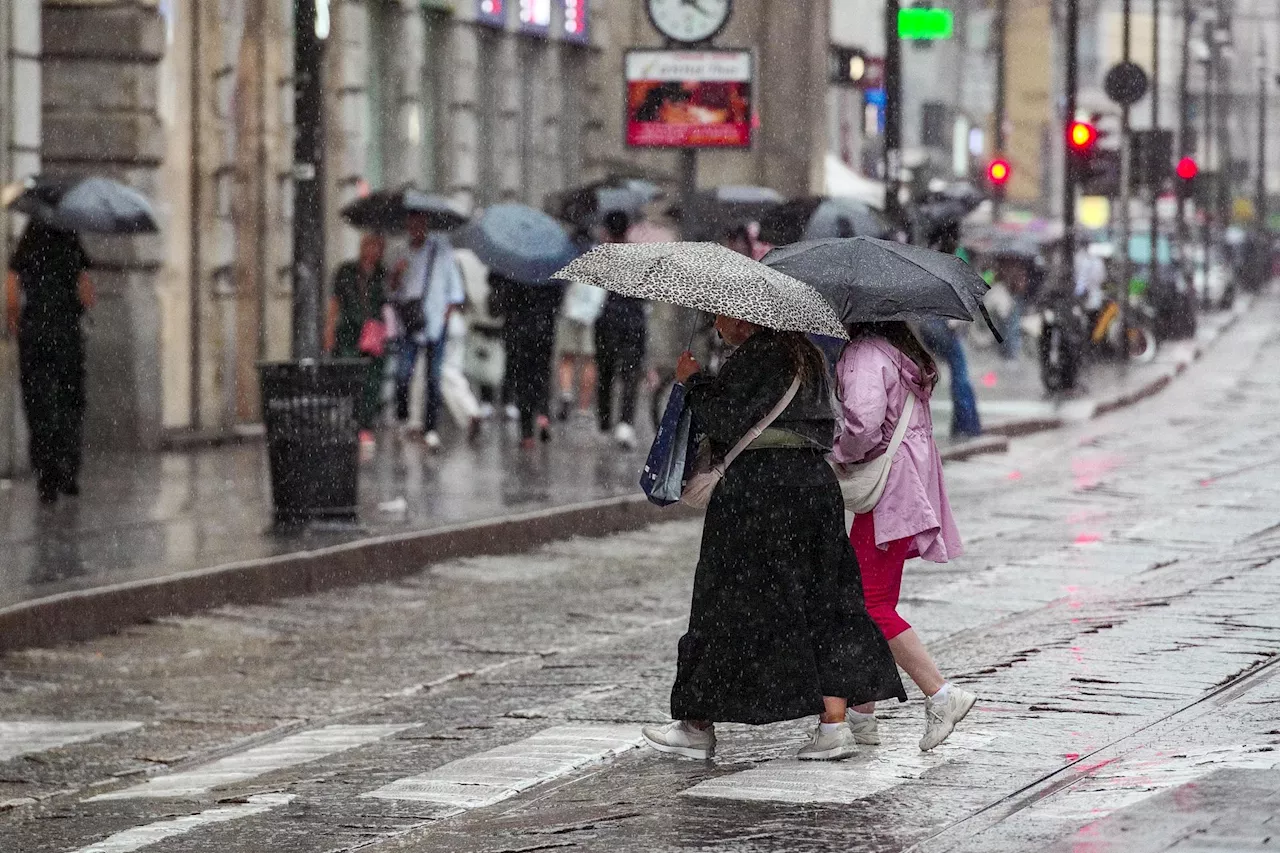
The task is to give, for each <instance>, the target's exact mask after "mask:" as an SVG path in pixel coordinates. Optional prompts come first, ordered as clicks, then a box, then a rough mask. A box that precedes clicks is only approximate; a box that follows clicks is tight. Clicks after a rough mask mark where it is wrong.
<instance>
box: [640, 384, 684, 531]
mask: <svg viewBox="0 0 1280 853" xmlns="http://www.w3.org/2000/svg"><path fill="white" fill-rule="evenodd" d="M684 395H685V387H684V386H683V385H680V384H677V385H675V387H673V388H672V389H671V396H670V397H668V398H667V408H666V409H665V410H664V411H663V413H662V421H661V423H659V424H658V434H657V435H656V436H654V439H653V446H652V447H650V448H649V458H648V459H646V460H645V462H644V470H643V471H641V472H640V488H641V490H642V491H644V493H645V496H646V497H648V498H649V502H650V503H654V504H657V505H658V506H670V505H671V504H673V503H677V502H679V500H680V492H681V491H682V490H683V489H684V482H685V479H686V477H687V474H688V471H687V469H688V468H689V467H690V466H691V465H692V464H693V457H694V454H693V453H691V452H690V448H689V445H690V443H691V442H692V440H693V423H692V421H693V412H692V411H691V410H689V409H688V408H687V407H686V406H685V404H684Z"/></svg>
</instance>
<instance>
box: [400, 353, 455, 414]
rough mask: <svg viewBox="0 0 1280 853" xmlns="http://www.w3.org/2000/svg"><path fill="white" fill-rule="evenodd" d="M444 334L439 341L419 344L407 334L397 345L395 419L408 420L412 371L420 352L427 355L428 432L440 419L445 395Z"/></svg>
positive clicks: (426, 399)
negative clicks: (443, 388) (443, 379)
mask: <svg viewBox="0 0 1280 853" xmlns="http://www.w3.org/2000/svg"><path fill="white" fill-rule="evenodd" d="M444 343H445V339H444V338H443V337H441V338H440V340H438V341H427V342H426V343H425V344H420V343H418V342H417V341H415V340H412V339H409V338H405V339H402V340H401V341H400V342H399V344H398V345H397V348H396V349H397V352H396V358H397V361H396V420H398V421H399V422H400V423H404V422H405V421H407V420H409V385H410V383H412V382H413V372H414V370H415V369H416V368H417V365H418V353H419V352H421V353H423V355H424V356H425V358H426V362H427V364H426V371H427V376H426V379H427V387H426V394H425V401H426V402H425V405H424V406H423V413H422V428H423V430H425V431H426V432H434V431H435V428H436V426H437V424H438V423H439V421H440V406H441V404H442V403H443V402H444V397H443V395H442V394H441V392H440V374H441V371H443V370H444Z"/></svg>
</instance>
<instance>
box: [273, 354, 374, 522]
mask: <svg viewBox="0 0 1280 853" xmlns="http://www.w3.org/2000/svg"><path fill="white" fill-rule="evenodd" d="M365 370H366V365H365V362H364V361H362V360H360V359H334V360H327V361H315V360H311V359H304V360H302V361H289V362H272V363H264V364H259V365H258V375H259V379H260V380H261V383H262V411H263V420H264V422H265V426H266V432H267V460H268V465H269V468H270V473H271V503H272V505H273V506H274V508H275V523H276V526H277V527H280V526H294V525H300V524H305V523H308V522H315V521H333V522H354V521H355V520H356V515H357V506H358V486H359V477H360V437H359V429H358V427H357V425H356V418H355V404H356V399H357V395H358V394H359V393H360V390H361V386H362V383H363V381H364V374H365Z"/></svg>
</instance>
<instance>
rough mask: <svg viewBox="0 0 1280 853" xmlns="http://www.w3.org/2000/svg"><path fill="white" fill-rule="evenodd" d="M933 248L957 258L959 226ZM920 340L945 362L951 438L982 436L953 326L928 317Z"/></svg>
mask: <svg viewBox="0 0 1280 853" xmlns="http://www.w3.org/2000/svg"><path fill="white" fill-rule="evenodd" d="M932 246H933V248H934V249H937V250H938V251H939V252H945V253H946V254H949V255H955V254H959V252H960V223H958V222H950V223H947V224H946V225H945V226H943V227H942V228H941V229H939V231H938V232H937V233H936V234H935V235H934V236H933V240H932ZM920 336H921V338H922V339H923V340H924V344H925V346H927V347H928V348H929V351H930V352H932V353H933V354H934V355H935V356H937V357H938V358H941V359H944V360H945V361H946V362H947V368H948V372H949V374H950V381H951V437H952V438H953V439H964V438H977V437H978V436H980V435H982V420H981V419H980V418H979V417H978V398H977V395H976V394H975V393H974V391H973V382H972V381H971V380H970V379H969V362H968V360H967V359H966V358H965V352H964V342H963V341H962V340H961V339H960V334H959V332H958V331H957V328H956V324H954V323H952V322H950V321H948V320H946V319H943V318H942V317H930V318H928V319H926V320H924V321H923V322H922V323H921V324H920Z"/></svg>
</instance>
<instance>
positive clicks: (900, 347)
mask: <svg viewBox="0 0 1280 853" xmlns="http://www.w3.org/2000/svg"><path fill="white" fill-rule="evenodd" d="M871 337H875V338H884V339H885V340H886V341H888V342H889V343H890V344H892V345H893V348H894V349H896V350H897V351H898V352H900V353H902V354H903V355H905V356H906V357H907V358H909V359H911V360H912V361H914V362H915V364H916V367H918V368H920V376H921V377H922V378H923V379H924V381H925V382H926V383H927V384H928V385H929V387H930V388H932V387H933V386H934V385H937V384H938V363H937V362H936V361H934V360H933V356H932V355H931V354H930V353H929V350H927V349H925V346H924V344H922V343H921V342H920V339H919V338H918V337H916V333H915V332H913V331H911V327H910V326H908V325H907V324H906V323H904V322H902V321H901V320H890V321H887V322H883V323H853V324H851V325H850V326H849V340H852V341H856V340H858V339H860V338H871Z"/></svg>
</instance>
